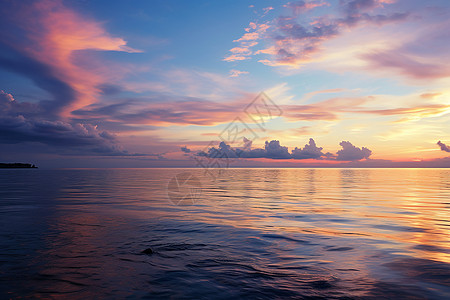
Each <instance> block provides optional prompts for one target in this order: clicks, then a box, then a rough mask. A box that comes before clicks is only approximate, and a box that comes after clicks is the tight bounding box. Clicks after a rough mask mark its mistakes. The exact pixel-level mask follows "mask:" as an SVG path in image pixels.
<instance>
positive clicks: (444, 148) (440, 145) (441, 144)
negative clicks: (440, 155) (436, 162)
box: [437, 141, 450, 152]
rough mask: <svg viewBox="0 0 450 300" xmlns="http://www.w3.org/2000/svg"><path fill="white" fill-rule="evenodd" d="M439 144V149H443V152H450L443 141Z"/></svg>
mask: <svg viewBox="0 0 450 300" xmlns="http://www.w3.org/2000/svg"><path fill="white" fill-rule="evenodd" d="M437 144H438V145H439V147H441V150H442V151H445V152H450V148H449V147H448V146H447V145H446V144H444V143H442V142H441V141H439V142H437Z"/></svg>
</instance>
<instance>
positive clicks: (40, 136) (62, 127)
mask: <svg viewBox="0 0 450 300" xmlns="http://www.w3.org/2000/svg"><path fill="white" fill-rule="evenodd" d="M40 111H42V108H41V107H40V106H39V105H38V104H35V103H26V102H23V103H20V102H17V101H16V100H15V99H14V97H13V96H12V95H11V94H8V93H6V92H4V91H1V92H0V144H16V143H24V142H37V143H41V144H44V145H48V146H52V147H58V148H59V149H60V150H61V151H62V152H65V153H76V154H86V155H107V156H111V155H124V156H127V155H135V154H130V153H128V152H127V151H125V150H123V149H122V148H121V146H120V145H119V144H118V141H117V139H116V136H115V135H114V134H112V133H110V132H108V131H106V130H100V129H99V128H98V127H97V126H95V125H91V124H83V123H76V122H74V123H69V122H66V121H61V120H55V119H53V120H43V119H42V118H41V117H40V115H39V112H40ZM64 148H65V149H64Z"/></svg>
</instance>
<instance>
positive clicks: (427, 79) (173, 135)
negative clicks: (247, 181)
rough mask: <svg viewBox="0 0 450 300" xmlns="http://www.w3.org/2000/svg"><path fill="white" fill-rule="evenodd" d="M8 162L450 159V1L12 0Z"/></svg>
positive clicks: (3, 146)
mask: <svg viewBox="0 0 450 300" xmlns="http://www.w3.org/2000/svg"><path fill="white" fill-rule="evenodd" d="M0 11H1V14H2V18H1V19H0V27H1V28H2V29H1V31H0V161H1V162H29V163H34V164H36V165H38V166H40V167H44V168H46V167H48V168H54V167H57V168H60V167H80V168H86V167H190V166H192V167H194V166H203V167H209V166H211V165H216V166H219V165H221V166H223V164H224V158H226V162H225V164H226V166H231V167H232V166H236V167H241V166H247V167H264V166H266V167H318V166H320V167H336V166H338V167H450V130H449V129H450V127H449V125H448V124H449V120H450V114H449V113H450V66H449V64H448V62H449V61H450V31H449V30H448V28H450V2H449V1H447V0H430V1H422V0H420V1H419V0H309V1H307V0H304V1H291V2H288V1H264V0H258V1H254V0H253V1H245V0H240V1H144V0H142V1H133V2H129V1H102V0H96V1H93V0H92V1H89V0H79V1H50V0H44V1H29V0H24V1H12V0H3V1H2V5H1V7H0Z"/></svg>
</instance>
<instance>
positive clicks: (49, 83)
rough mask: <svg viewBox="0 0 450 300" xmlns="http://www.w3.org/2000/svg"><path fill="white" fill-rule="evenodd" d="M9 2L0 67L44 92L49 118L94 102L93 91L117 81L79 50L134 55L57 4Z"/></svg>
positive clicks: (93, 23)
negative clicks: (19, 76) (49, 101)
mask: <svg viewBox="0 0 450 300" xmlns="http://www.w3.org/2000/svg"><path fill="white" fill-rule="evenodd" d="M11 3H12V2H11ZM11 3H9V4H7V5H5V6H4V7H3V8H2V9H3V15H4V16H5V17H4V18H2V20H1V21H0V24H1V25H2V27H3V28H8V30H5V31H4V33H2V34H1V35H0V53H1V54H0V66H2V67H3V68H5V69H7V70H9V71H12V72H15V73H18V74H20V75H23V76H25V77H28V78H30V79H31V80H32V81H34V82H35V83H36V85H37V86H39V87H40V88H42V89H44V90H46V91H48V92H49V93H50V94H51V95H52V96H53V99H52V101H51V104H50V103H48V105H47V106H45V108H47V109H48V110H49V111H50V112H51V113H55V114H60V115H62V116H69V115H70V112H71V111H72V110H75V109H79V108H81V107H84V106H86V105H89V104H92V103H95V102H96V101H97V97H98V96H99V95H100V93H101V90H100V89H99V88H98V86H100V85H102V84H104V83H106V82H108V81H111V80H112V79H113V77H114V76H116V75H114V76H113V75H112V74H115V73H114V72H109V71H106V70H105V69H106V67H105V66H101V67H100V66H99V64H98V59H96V60H90V59H89V58H87V56H86V55H84V56H82V57H81V56H80V55H79V54H80V53H81V51H86V50H96V51H121V52H129V53H132V52H138V51H137V50H135V49H132V48H130V47H128V46H127V44H126V42H125V41H124V40H123V39H122V38H118V37H113V36H111V35H110V34H109V33H108V32H106V30H105V29H104V28H103V27H102V24H101V23H100V22H97V21H94V20H91V19H88V18H85V17H83V16H81V15H80V14H78V13H76V12H75V11H73V10H71V9H69V8H67V7H66V6H64V5H63V3H62V1H57V0H55V1H45V0H42V1H36V2H31V3H29V2H24V3H19V2H17V3H12V4H11ZM81 58H82V59H81ZM43 107H44V106H43Z"/></svg>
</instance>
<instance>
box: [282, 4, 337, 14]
mask: <svg viewBox="0 0 450 300" xmlns="http://www.w3.org/2000/svg"><path fill="white" fill-rule="evenodd" d="M329 5H330V4H329V3H327V2H324V1H302V0H300V1H293V2H289V3H288V4H285V5H283V7H287V8H289V9H290V10H291V11H292V13H293V14H294V16H298V15H300V14H302V13H305V12H307V11H309V10H311V9H313V8H316V7H320V6H329Z"/></svg>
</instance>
